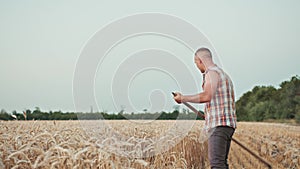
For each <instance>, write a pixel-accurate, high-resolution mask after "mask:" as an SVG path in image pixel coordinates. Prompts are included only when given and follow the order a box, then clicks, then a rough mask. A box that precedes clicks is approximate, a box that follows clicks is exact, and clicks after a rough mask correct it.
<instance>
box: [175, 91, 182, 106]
mask: <svg viewBox="0 0 300 169" xmlns="http://www.w3.org/2000/svg"><path fill="white" fill-rule="evenodd" d="M173 98H174V100H175V101H176V102H177V103H178V104H181V103H182V94H181V93H178V92H176V93H175V96H174V97H173Z"/></svg>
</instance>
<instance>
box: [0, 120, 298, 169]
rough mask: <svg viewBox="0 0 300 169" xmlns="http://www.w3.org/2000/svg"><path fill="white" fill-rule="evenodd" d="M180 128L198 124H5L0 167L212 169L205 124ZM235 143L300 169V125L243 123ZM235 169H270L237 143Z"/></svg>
mask: <svg viewBox="0 0 300 169" xmlns="http://www.w3.org/2000/svg"><path fill="white" fill-rule="evenodd" d="M180 123H184V124H192V125H191V128H188V127H187V128H186V129H187V130H176V129H175V130H174V128H179V127H180V126H177V125H176V122H175V121H163V120H156V121H140V122H133V121H129V120H122V121H107V120H106V121H105V124H104V123H103V120H102V122H99V121H96V120H95V121H0V126H1V128H0V134H1V137H0V168H3V169H10V168H13V169H17V168H20V169H21V168H22V169H26V168H34V169H42V168H57V169H68V168H72V169H73V168H74V169H80V168H92V169H94V168H95V169H96V168H99V169H106V168H107V169H108V168H115V169H121V168H126V169H129V168H132V169H154V168H157V169H164V168H167V169H169V168H170V169H171V168H172V169H173V168H174V169H181V168H188V169H192V168H195V169H206V168H209V162H208V158H207V143H206V141H205V137H202V133H201V129H202V127H203V121H181V122H180ZM182 126H183V125H182ZM182 126H181V127H182ZM179 129H180V128H179ZM180 131H185V133H183V132H182V133H180ZM186 131H187V132H186ZM234 138H235V139H237V140H239V141H240V142H241V143H243V144H244V145H246V146H247V147H248V148H250V149H251V150H252V151H254V152H255V153H256V154H258V155H259V156H260V157H262V158H264V159H265V160H267V161H268V162H269V163H270V164H272V166H273V168H279V169H281V168H282V169H284V168H292V169H296V168H300V158H299V157H300V126H289V125H285V124H274V123H248V122H239V123H238V128H237V130H236V132H235V134H234ZM229 166H230V168H233V169H242V168H244V169H248V168H249V169H252V168H266V166H264V164H262V163H260V162H259V161H258V160H257V159H255V158H254V157H252V156H251V155H250V154H249V153H248V152H246V151H245V150H243V149H242V148H241V147H239V146H238V145H236V144H235V143H234V142H232V144H231V149H230V153H229Z"/></svg>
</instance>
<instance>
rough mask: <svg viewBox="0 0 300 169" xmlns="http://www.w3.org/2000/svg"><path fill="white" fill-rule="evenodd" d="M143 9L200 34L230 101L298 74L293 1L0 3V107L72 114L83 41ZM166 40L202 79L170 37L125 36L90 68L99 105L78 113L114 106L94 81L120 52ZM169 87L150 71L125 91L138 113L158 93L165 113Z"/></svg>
mask: <svg viewBox="0 0 300 169" xmlns="http://www.w3.org/2000/svg"><path fill="white" fill-rule="evenodd" d="M145 12H155V13H164V14H169V15H172V16H176V17H179V18H181V19H183V20H185V21H186V22H189V23H191V24H193V25H194V26H195V27H196V28H197V29H199V30H200V31H202V32H203V33H204V34H205V35H206V36H207V38H208V39H209V40H210V42H211V43H212V44H213V46H214V48H215V50H216V51H217V53H218V56H219V60H220V64H221V66H222V67H223V69H224V70H225V71H226V72H227V73H228V74H229V75H230V76H231V78H232V80H233V82H234V85H235V89H236V99H238V98H239V97H240V96H242V94H243V93H244V92H246V91H249V90H251V89H252V88H253V87H254V86H255V85H273V86H275V87H278V85H279V84H280V82H282V81H284V80H289V79H290V77H292V76H293V75H297V74H298V75H300V68H299V63H300V50H299V39H300V22H299V18H300V1H297V0H288V1H279V0H277V1H274V0H272V1H271V0H266V1H258V0H257V1H223V0H219V1H209V2H201V1H199V0H197V1H196V0H194V1H179V2H178V1H176V2H175V1H167V0H164V1H158V0H152V1H140V0H131V1H112V0H111V1H75V0H72V1H71V0H70V1H62V0H51V1H33V0H28V1H15V0H10V1H0V20H1V27H0V64H1V66H0V79H1V83H0V85H1V86H0V95H1V97H0V108H1V109H5V110H7V111H8V112H11V111H12V110H17V111H22V110H24V109H27V108H28V109H34V108H35V107H40V108H41V110H45V111H48V110H62V111H75V106H74V103H73V100H74V99H73V94H72V84H73V75H74V71H75V69H76V63H77V60H78V58H79V55H80V54H81V51H82V49H83V48H84V47H85V45H86V44H87V42H88V41H89V39H90V38H91V37H93V36H94V35H95V34H96V33H97V31H99V30H101V29H102V28H103V27H104V26H105V25H108V24H109V23H112V22H113V21H116V20H118V19H120V18H124V17H126V16H130V15H133V14H139V13H145ZM170 29H176V28H170ZM183 31H184V30H183ZM183 33H184V32H183ZM134 44H139V45H140V46H139V45H134ZM166 44H167V45H166ZM170 44H172V45H173V47H175V48H176V49H175V48H173V49H174V52H175V51H176V50H177V55H178V56H179V57H182V58H181V59H182V60H183V61H184V62H185V63H186V64H187V65H189V69H190V70H191V71H192V74H193V75H194V76H195V77H196V79H197V78H199V79H198V80H199V81H198V84H199V86H200V85H201V82H202V81H201V80H202V77H201V74H200V73H199V71H198V70H197V69H196V67H195V66H194V63H193V62H194V60H193V55H192V53H189V52H188V51H186V52H184V50H186V49H184V48H182V50H180V49H181V47H182V46H181V47H180V45H179V44H175V42H174V41H173V40H172V39H168V38H163V37H155V36H142V37H136V38H131V40H128V41H127V42H126V43H124V44H123V46H122V45H120V46H119V48H118V47H117V48H115V49H114V51H111V53H109V54H108V56H107V57H108V58H111V60H109V59H108V60H107V63H106V65H105V66H106V68H102V69H101V68H99V69H98V70H97V72H98V74H97V75H96V78H95V89H94V91H95V98H96V100H97V104H98V108H97V105H93V104H92V103H91V104H90V105H87V107H86V109H85V108H82V109H81V110H80V111H90V106H93V109H94V110H97V109H100V111H102V110H104V111H108V112H109V111H118V110H119V109H120V107H121V104H119V103H114V100H115V99H114V98H112V96H111V95H110V93H109V92H107V91H110V90H111V88H110V87H109V83H108V84H106V85H104V84H102V85H100V83H101V81H110V80H111V78H109V77H111V73H112V72H114V71H116V70H117V69H118V67H116V66H117V65H118V64H116V63H120V62H121V61H124V57H121V56H120V53H122V52H121V51H124V50H127V51H128V52H129V53H134V52H136V51H139V50H141V49H145V48H153V47H154V46H155V47H156V48H157V45H159V47H160V49H163V48H168V45H169V46H170ZM99 45H100V44H99ZM199 45H201V44H199ZM134 46H139V48H134ZM118 50H119V51H118ZM171 50H172V49H168V51H171ZM195 50H196V49H195ZM114 52H115V53H114ZM175 53H176V52H175ZM181 54H182V56H181ZM114 55H118V56H120V57H115V58H114V57H113V56H114ZM109 56H111V57H109ZM126 57H128V56H126ZM110 63H111V64H110ZM132 66H133V67H134V66H135V65H134V64H133V65H132ZM104 70H105V71H104ZM103 77H104V78H103ZM105 78H108V79H105ZM149 79H152V82H155V83H152V82H151V81H150V80H149ZM83 80H84V79H83ZM156 82H159V83H161V84H162V85H158V84H157V83H156ZM186 83H188V82H186ZM98 84H99V85H98ZM166 84H168V85H166ZM105 86H106V87H105ZM177 87H178V86H177ZM199 89H200V88H199ZM172 90H178V88H176V84H175V82H174V79H172V78H171V77H169V76H168V75H167V74H164V73H161V72H159V71H154V70H149V71H145V72H144V73H142V74H141V76H137V77H136V78H135V79H134V80H133V81H132V82H131V84H130V87H129V89H128V92H127V93H128V94H129V95H130V97H131V98H130V99H131V102H132V104H134V105H135V107H136V110H137V111H142V110H143V109H144V108H147V109H150V107H151V104H158V105H159V104H160V102H161V100H160V99H158V103H154V102H155V100H156V99H155V98H158V97H161V98H163V102H164V103H163V108H162V110H168V109H171V108H172V106H173V105H175V103H174V101H173V100H172V97H171V96H170V95H169V92H170V91H172ZM153 91H154V92H153ZM83 92H84V91H83ZM182 92H183V93H188V94H191V93H192V91H182ZM196 92H199V91H195V93H196ZM145 96H147V97H145ZM153 97H154V98H153ZM149 99H150V100H149ZM156 101H157V100H156ZM149 102H153V103H151V104H150V103H149ZM152 106H153V105H152ZM158 107H161V105H159V106H158ZM78 111H79V110H78ZM155 111H159V110H155Z"/></svg>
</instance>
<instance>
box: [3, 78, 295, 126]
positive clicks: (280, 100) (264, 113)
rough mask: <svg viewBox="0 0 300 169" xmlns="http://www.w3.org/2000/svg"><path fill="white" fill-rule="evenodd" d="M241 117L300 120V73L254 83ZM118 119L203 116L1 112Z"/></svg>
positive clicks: (34, 117) (45, 117) (18, 115)
mask: <svg viewBox="0 0 300 169" xmlns="http://www.w3.org/2000/svg"><path fill="white" fill-rule="evenodd" d="M236 112H237V119H238V121H265V120H282V119H294V120H296V121H297V122H298V123H300V77H299V76H293V77H292V78H291V79H290V80H288V81H284V82H282V83H281V84H280V87H279V88H278V89H277V88H275V87H273V86H255V87H254V88H253V89H252V90H251V91H248V92H246V93H244V94H243V95H242V97H240V98H239V100H238V101H237V102H236ZM16 119H17V120H25V119H26V120H78V119H79V120H96V119H107V120H118V119H144V120H147V119H158V120H168V119H169V120H175V119H186V120H188V119H201V118H200V117H196V115H195V114H194V113H193V112H190V111H189V110H188V109H182V110H179V106H175V107H174V110H173V111H172V112H157V113H147V112H146V111H145V112H144V113H130V114H127V113H124V110H121V111H120V112H118V113H105V112H97V113H75V112H65V113H64V112H62V111H54V112H53V111H50V112H43V111H41V110H40V108H38V107H36V108H35V110H33V111H32V110H29V109H27V110H25V111H23V112H22V113H18V112H16V111H13V112H12V113H11V114H10V113H7V112H6V111H5V110H4V109H2V110H1V112H0V120H16Z"/></svg>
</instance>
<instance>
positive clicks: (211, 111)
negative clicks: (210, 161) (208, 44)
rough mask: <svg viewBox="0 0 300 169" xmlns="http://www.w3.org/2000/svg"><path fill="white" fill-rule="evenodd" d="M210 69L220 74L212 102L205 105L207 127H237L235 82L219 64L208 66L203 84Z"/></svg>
mask: <svg viewBox="0 0 300 169" xmlns="http://www.w3.org/2000/svg"><path fill="white" fill-rule="evenodd" d="M209 71H215V72H217V73H218V74H219V81H218V85H217V90H216V93H215V95H214V96H213V98H212V99H211V101H210V102H208V103H206V105H205V110H204V112H205V128H206V129H207V130H208V129H211V128H214V127H217V126H229V127H233V128H236V114H235V99H234V89H233V84H232V81H231V79H230V78H229V76H228V75H227V74H226V73H225V72H224V71H223V70H222V69H221V68H219V67H218V66H214V67H210V68H208V69H207V70H206V71H205V72H204V74H203V84H202V87H203V86H204V84H205V75H206V74H207V73H208V72H209Z"/></svg>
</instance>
